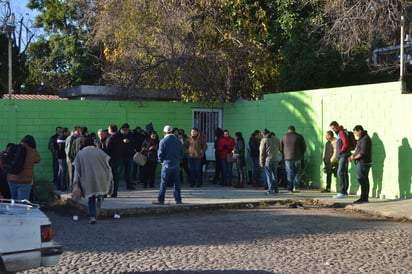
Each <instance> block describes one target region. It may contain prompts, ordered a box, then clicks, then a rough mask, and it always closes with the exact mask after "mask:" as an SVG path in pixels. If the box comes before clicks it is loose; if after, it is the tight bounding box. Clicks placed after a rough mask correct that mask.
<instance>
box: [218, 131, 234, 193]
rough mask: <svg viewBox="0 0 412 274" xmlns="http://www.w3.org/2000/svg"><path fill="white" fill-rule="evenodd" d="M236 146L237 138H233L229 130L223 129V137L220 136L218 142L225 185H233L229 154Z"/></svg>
mask: <svg viewBox="0 0 412 274" xmlns="http://www.w3.org/2000/svg"><path fill="white" fill-rule="evenodd" d="M234 148H235V139H233V138H232V137H231V136H230V134H229V131H228V130H227V129H225V130H224V131H223V138H220V140H219V144H218V150H219V159H220V162H221V163H222V169H223V185H224V186H231V185H232V165H233V163H232V162H229V161H228V160H227V155H228V154H229V153H232V151H233V149H234Z"/></svg>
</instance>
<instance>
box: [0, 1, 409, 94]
mask: <svg viewBox="0 0 412 274" xmlns="http://www.w3.org/2000/svg"><path fill="white" fill-rule="evenodd" d="M386 2H387V4H385V3H382V1H375V0H367V1H365V2H364V3H363V2H362V3H361V2H359V1H346V0H334V1H329V0H328V1H324V0H213V1H206V0H199V1H192V0H183V1H181V0H170V1H162V0H153V1H139V0H122V1H107V0H94V1H90V0H30V1H29V5H28V6H29V7H31V8H33V9H36V10H38V11H40V16H38V17H37V18H36V23H37V26H39V27H42V29H43V31H44V33H43V36H41V37H39V38H38V39H37V41H36V42H35V43H33V44H32V45H31V46H30V48H29V49H28V51H27V55H28V57H27V64H28V68H29V71H30V75H29V77H28V78H27V79H26V81H25V85H26V86H27V88H28V90H32V91H34V92H39V93H56V92H57V90H59V89H62V88H66V87H70V86H73V85H79V84H96V83H98V82H99V83H100V81H103V82H104V83H105V84H107V85H110V86H117V87H126V88H128V90H129V91H130V92H131V93H133V92H136V90H137V89H138V88H153V89H162V90H167V91H169V92H178V93H179V94H180V95H181V99H182V100H183V101H216V100H218V99H219V100H221V99H222V98H224V100H226V101H235V100H237V98H239V97H240V96H241V97H242V98H245V99H250V100H256V99H258V98H260V97H261V96H262V95H263V94H266V93H274V92H284V91H292V90H301V89H314V88H320V87H333V86H339V85H347V84H357V83H370V82H375V81H383V80H393V75H392V74H391V73H388V72H386V73H374V74H372V73H371V72H372V69H371V67H369V62H370V61H369V60H368V59H370V56H371V54H372V52H371V51H372V50H373V47H375V46H377V45H380V46H384V45H387V44H388V43H390V42H392V44H393V41H390V39H393V38H394V37H397V36H398V35H397V34H396V33H395V31H393V30H395V29H397V25H396V20H395V19H393V18H392V17H394V16H395V15H397V14H400V13H403V12H407V11H408V10H409V11H410V10H411V9H410V5H411V4H410V1H409V2H408V1H406V0H401V1H398V2H397V1H394V0H388V1H386ZM370 7H373V9H371V8H370ZM386 7H391V9H390V10H389V11H388V9H387V8H386ZM387 13H389V14H392V13H393V16H392V17H390V16H389V17H388V16H386V15H387ZM387 17H388V21H385V20H386V19H385V18H387ZM356 18H361V19H362V20H357V19H356ZM377 19H379V20H377ZM375 23H379V26H386V25H388V23H391V24H392V25H391V26H390V29H389V30H388V31H383V30H384V29H385V28H384V27H374V26H373V25H374V24H375ZM350 30H356V32H355V31H354V32H353V33H351V31H350ZM391 30H392V31H391ZM342 31H343V32H344V35H342V34H341V33H342ZM90 38H93V41H91V39H90ZM0 58H1V57H0ZM22 75H24V74H22ZM0 80H1V78H0ZM165 92H166V91H165Z"/></svg>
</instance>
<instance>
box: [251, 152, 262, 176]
mask: <svg viewBox="0 0 412 274" xmlns="http://www.w3.org/2000/svg"><path fill="white" fill-rule="evenodd" d="M251 159H252V163H253V167H252V168H253V169H252V182H257V180H258V178H259V172H260V171H259V157H251Z"/></svg>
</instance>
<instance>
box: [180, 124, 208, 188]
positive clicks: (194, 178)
mask: <svg viewBox="0 0 412 274" xmlns="http://www.w3.org/2000/svg"><path fill="white" fill-rule="evenodd" d="M184 148H185V155H186V157H187V163H188V165H189V172H190V173H189V174H190V177H189V182H190V186H191V187H194V186H195V185H196V186H197V187H200V185H201V183H202V160H203V157H204V156H205V153H206V150H207V144H206V139H205V138H204V136H202V135H201V134H200V132H199V129H197V128H192V130H191V131H190V136H189V137H188V138H187V139H186V141H185V143H184Z"/></svg>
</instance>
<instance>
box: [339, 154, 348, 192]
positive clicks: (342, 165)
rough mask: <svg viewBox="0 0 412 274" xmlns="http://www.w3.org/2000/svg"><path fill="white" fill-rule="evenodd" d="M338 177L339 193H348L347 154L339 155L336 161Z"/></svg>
mask: <svg viewBox="0 0 412 274" xmlns="http://www.w3.org/2000/svg"><path fill="white" fill-rule="evenodd" d="M338 177H339V184H340V191H339V193H341V194H344V195H348V188H349V174H348V156H345V155H341V157H340V158H339V163H338Z"/></svg>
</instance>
